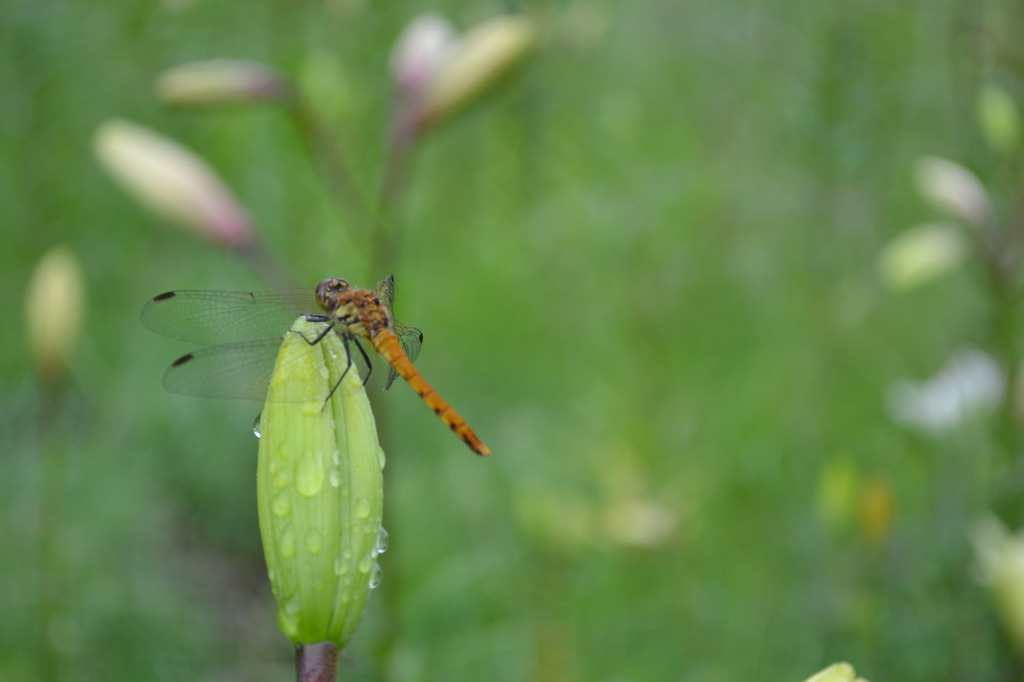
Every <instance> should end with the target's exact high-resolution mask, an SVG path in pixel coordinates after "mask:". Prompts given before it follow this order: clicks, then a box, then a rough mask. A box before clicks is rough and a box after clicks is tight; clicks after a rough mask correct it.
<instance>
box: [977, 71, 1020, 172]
mask: <svg viewBox="0 0 1024 682" xmlns="http://www.w3.org/2000/svg"><path fill="white" fill-rule="evenodd" d="M975 108H976V110H977V115H978V125H979V126H980V127H981V132H982V134H983V135H984V136H985V138H986V140H987V141H988V143H989V145H991V146H992V148H993V149H995V150H996V151H997V152H999V153H1001V154H1005V155H1007V156H1009V155H1010V154H1012V153H1013V152H1014V151H1015V150H1016V149H1017V143H1018V141H1019V140H1020V113H1019V112H1018V111H1017V103H1016V102H1014V101H1013V97H1011V96H1010V93H1008V92H1007V91H1006V90H1003V89H1002V88H1001V87H999V86H997V85H993V84H988V85H983V86H982V88H981V90H980V91H979V92H978V99H977V101H976V103H975Z"/></svg>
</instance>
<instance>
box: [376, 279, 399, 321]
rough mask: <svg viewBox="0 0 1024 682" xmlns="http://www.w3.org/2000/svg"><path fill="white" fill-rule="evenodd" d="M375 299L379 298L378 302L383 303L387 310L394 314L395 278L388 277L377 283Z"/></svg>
mask: <svg viewBox="0 0 1024 682" xmlns="http://www.w3.org/2000/svg"><path fill="white" fill-rule="evenodd" d="M377 297H378V298H380V302H381V303H383V304H384V305H385V306H386V307H387V309H388V310H390V311H392V313H393V312H394V308H395V276H394V275H388V276H387V277H385V278H384V279H382V280H381V281H379V282H377Z"/></svg>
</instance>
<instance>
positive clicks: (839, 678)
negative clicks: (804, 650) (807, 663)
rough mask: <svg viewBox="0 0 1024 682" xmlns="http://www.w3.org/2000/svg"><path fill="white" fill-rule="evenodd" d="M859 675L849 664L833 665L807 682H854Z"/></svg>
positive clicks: (809, 678)
mask: <svg viewBox="0 0 1024 682" xmlns="http://www.w3.org/2000/svg"><path fill="white" fill-rule="evenodd" d="M856 676H857V673H856V672H854V670H853V666H852V665H850V664H849V663H833V664H832V665H830V666H829V667H827V668H825V669H824V670H822V671H821V672H819V673H817V674H815V675H812V676H810V677H808V678H807V680H806V682H854V678H855V677H856Z"/></svg>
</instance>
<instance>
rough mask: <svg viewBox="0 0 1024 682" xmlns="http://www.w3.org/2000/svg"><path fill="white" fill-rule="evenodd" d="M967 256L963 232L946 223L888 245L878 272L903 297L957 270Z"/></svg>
mask: <svg viewBox="0 0 1024 682" xmlns="http://www.w3.org/2000/svg"><path fill="white" fill-rule="evenodd" d="M966 256H967V245H966V244H965V243H964V237H963V235H962V234H961V229H958V228H957V227H955V226H954V225H948V224H946V223H925V224H923V225H918V226H916V227H912V228H911V229H909V230H907V231H906V232H904V233H902V234H900V235H899V236H897V237H896V238H895V239H893V240H892V241H890V242H889V243H888V244H886V245H885V248H884V249H883V250H882V253H881V255H880V256H879V259H878V269H879V273H880V275H881V277H882V281H883V282H884V283H885V285H886V286H888V287H889V289H890V290H892V291H895V292H900V293H902V292H905V291H910V290H911V289H915V288H917V287H919V286H921V285H922V284H926V283H927V282H930V281H932V280H934V279H936V278H937V277H940V276H941V275H944V274H945V273H947V272H949V271H951V270H953V269H955V268H956V267H958V266H959V265H960V264H961V263H963V261H964V259H965V258H966Z"/></svg>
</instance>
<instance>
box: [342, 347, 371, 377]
mask: <svg viewBox="0 0 1024 682" xmlns="http://www.w3.org/2000/svg"><path fill="white" fill-rule="evenodd" d="M352 343H354V344H356V348H358V349H359V354H360V355H362V356H363V361H364V362H366V376H365V377H363V386H365V385H366V382H367V381H369V380H370V375H371V374H373V363H372V362H370V358H369V356H367V355H366V351H365V350H363V344H361V343H359V339H357V338H356V337H354V336H353V337H352ZM345 350H346V351H348V346H345ZM349 361H350V362H351V358H349Z"/></svg>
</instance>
